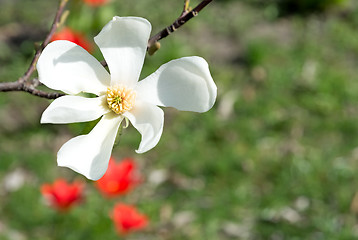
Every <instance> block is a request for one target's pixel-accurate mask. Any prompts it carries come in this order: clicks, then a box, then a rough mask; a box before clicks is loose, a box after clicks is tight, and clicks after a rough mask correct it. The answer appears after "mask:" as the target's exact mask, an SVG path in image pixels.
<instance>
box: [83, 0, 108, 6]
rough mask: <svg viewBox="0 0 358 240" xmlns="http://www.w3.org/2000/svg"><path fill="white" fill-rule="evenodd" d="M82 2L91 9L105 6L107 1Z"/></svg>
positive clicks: (91, 0)
mask: <svg viewBox="0 0 358 240" xmlns="http://www.w3.org/2000/svg"><path fill="white" fill-rule="evenodd" d="M83 2H84V3H86V4H87V5H89V6H92V7H99V6H102V5H105V4H107V3H108V2H109V0H83Z"/></svg>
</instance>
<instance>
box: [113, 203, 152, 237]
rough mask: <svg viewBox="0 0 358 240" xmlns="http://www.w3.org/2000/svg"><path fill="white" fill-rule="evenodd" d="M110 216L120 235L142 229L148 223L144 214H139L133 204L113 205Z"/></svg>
mask: <svg viewBox="0 0 358 240" xmlns="http://www.w3.org/2000/svg"><path fill="white" fill-rule="evenodd" d="M112 218H113V221H114V224H115V227H116V230H117V231H118V233H119V234H121V235H125V234H127V233H129V232H132V231H137V230H140V229H143V228H145V227H146V226H147V225H148V219H147V217H146V216H145V215H143V214H140V213H139V212H138V211H137V209H136V208H135V207H134V206H131V205H126V204H123V203H118V204H117V205H115V206H114V209H113V213H112Z"/></svg>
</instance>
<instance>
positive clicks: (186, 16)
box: [147, 0, 213, 49]
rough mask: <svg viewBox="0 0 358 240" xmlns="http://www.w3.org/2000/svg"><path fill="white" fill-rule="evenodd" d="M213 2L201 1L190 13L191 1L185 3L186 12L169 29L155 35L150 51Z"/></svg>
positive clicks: (149, 45) (151, 40)
mask: <svg viewBox="0 0 358 240" xmlns="http://www.w3.org/2000/svg"><path fill="white" fill-rule="evenodd" d="M212 1H213V0H203V1H201V2H200V3H199V4H198V5H197V6H196V7H195V8H194V9H193V10H191V11H188V6H189V1H187V0H185V1H184V10H183V12H182V14H181V15H180V16H179V17H178V18H177V19H176V20H175V21H174V22H173V23H172V24H171V25H169V26H168V27H166V28H164V29H163V30H162V31H160V32H158V33H157V34H155V35H154V36H153V37H151V38H150V39H149V41H148V48H147V49H150V48H151V47H152V46H154V45H155V44H156V42H158V41H159V40H161V39H163V38H165V37H167V36H168V35H169V34H171V33H172V32H174V31H176V30H177V29H178V28H180V27H181V26H183V25H184V24H185V23H186V22H188V21H189V20H190V19H192V18H193V17H195V16H197V15H198V13H199V12H200V11H201V10H202V9H203V8H204V7H206V6H207V5H208V4H209V3H210V2H212Z"/></svg>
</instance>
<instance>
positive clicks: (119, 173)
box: [96, 158, 140, 197]
mask: <svg viewBox="0 0 358 240" xmlns="http://www.w3.org/2000/svg"><path fill="white" fill-rule="evenodd" d="M139 182H140V177H139V175H138V174H137V171H136V165H135V162H134V160H133V159H131V158H125V159H123V160H122V161H120V162H119V163H116V161H115V160H114V159H113V158H111V159H110V160H109V164H108V169H107V171H106V173H105V174H104V175H103V177H102V178H101V179H99V180H98V181H97V184H96V186H97V188H98V189H99V190H100V191H101V192H102V193H103V194H104V195H105V196H107V197H114V196H117V195H121V194H125V193H127V192H128V191H129V190H131V189H132V188H133V187H134V186H135V185H137V184H138V183H139Z"/></svg>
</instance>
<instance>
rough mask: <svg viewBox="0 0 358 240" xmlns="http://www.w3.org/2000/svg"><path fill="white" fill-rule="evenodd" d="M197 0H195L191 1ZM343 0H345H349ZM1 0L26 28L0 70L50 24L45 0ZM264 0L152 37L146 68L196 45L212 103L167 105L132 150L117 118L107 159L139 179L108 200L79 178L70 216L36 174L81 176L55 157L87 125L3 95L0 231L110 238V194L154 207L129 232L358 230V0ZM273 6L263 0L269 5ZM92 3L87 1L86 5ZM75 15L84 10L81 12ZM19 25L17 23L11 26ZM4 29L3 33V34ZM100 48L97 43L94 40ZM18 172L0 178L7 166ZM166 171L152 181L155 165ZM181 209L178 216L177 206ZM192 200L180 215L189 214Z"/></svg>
mask: <svg viewBox="0 0 358 240" xmlns="http://www.w3.org/2000/svg"><path fill="white" fill-rule="evenodd" d="M197 2H199V1H193V3H192V5H193V6H194V5H195V3H197ZM348 3H349V4H348ZM18 4H19V5H14V2H13V1H4V3H0V8H2V9H5V10H6V11H4V13H6V14H4V15H1V16H0V23H1V25H3V26H8V24H10V23H14V22H15V23H16V24H18V25H19V26H24V25H25V24H26V26H29V25H30V26H31V27H32V28H34V29H37V31H35V32H36V34H34V35H31V36H28V38H27V36H26V35H25V36H22V38H19V40H17V41H15V40H14V39H12V41H10V40H11V39H10V40H9V39H8V41H7V42H0V49H5V50H4V51H1V53H0V64H1V68H0V81H12V80H16V79H17V78H18V77H19V76H21V75H22V73H23V72H24V71H26V68H27V65H28V64H29V61H30V59H31V55H32V52H33V50H32V42H33V41H40V40H41V39H42V38H43V36H44V34H45V33H46V31H47V29H48V27H49V22H50V21H52V15H53V12H52V11H50V10H48V11H47V10H46V11H43V12H39V11H34V9H51V8H49V7H52V8H53V9H54V8H55V7H56V4H55V1H44V0H43V1H40V0H38V1H21V7H20V2H19V3H18ZM110 6H111V8H103V9H102V10H99V12H98V13H95V15H94V16H96V17H97V18H96V21H91V22H88V21H86V19H91V15H90V16H88V15H87V16H86V15H85V14H86V11H84V10H83V11H82V14H84V15H82V20H81V21H82V22H77V23H76V21H75V20H76V12H72V13H71V15H70V17H69V19H68V23H69V24H74V25H75V24H77V26H76V27H77V28H78V29H79V30H81V28H84V29H85V32H86V33H88V37H93V36H94V35H96V34H97V33H98V32H99V31H100V29H101V27H102V26H103V24H105V23H106V22H108V20H109V19H111V17H112V16H111V15H113V14H116V15H120V16H128V15H131V16H133V15H135V16H142V17H146V18H148V19H149V20H150V21H151V23H152V25H153V34H154V33H156V32H157V31H158V30H160V29H162V28H163V27H165V26H167V25H168V24H169V23H171V22H172V21H173V20H174V19H175V18H176V17H177V16H178V14H179V13H180V11H181V8H182V2H180V1H159V2H158V1H154V0H145V1H144V0H143V1H137V2H136V3H135V4H131V3H130V2H129V1H128V2H124V1H113V3H112V5H110ZM269 7H270V6H267V5H265V7H260V6H258V5H251V4H249V2H248V1H214V2H212V3H211V4H210V5H209V6H208V7H207V8H205V9H204V10H203V11H202V12H201V13H200V14H199V16H197V17H196V18H194V19H193V20H191V21H190V22H189V23H188V24H187V25H185V26H184V27H182V28H181V29H179V30H178V31H176V32H175V33H174V34H172V35H171V36H169V37H168V38H166V39H163V40H162V41H161V45H162V46H161V49H160V50H159V51H158V52H157V53H156V54H155V55H154V56H152V57H149V56H148V57H147V58H146V62H145V66H144V69H143V72H142V77H145V76H147V75H148V74H150V73H151V72H153V71H155V69H157V68H158V67H159V66H160V65H161V64H163V63H165V62H167V61H169V60H171V59H175V58H179V57H183V56H190V55H199V56H202V57H204V58H205V59H206V60H207V61H208V62H209V66H210V69H211V72H212V75H213V78H214V80H215V82H216V84H217V86H218V99H217V102H216V104H215V106H214V108H213V109H212V110H210V111H209V112H207V113H203V114H198V113H191V112H179V111H176V110H174V109H165V127H164V132H163V136H162V138H161V141H160V142H159V144H158V146H157V147H155V148H154V149H153V150H151V151H149V152H148V153H145V154H142V155H136V154H135V152H134V150H135V149H136V147H138V144H139V141H140V135H139V133H138V132H136V130H135V129H134V128H133V127H129V128H127V129H124V130H123V133H122V136H121V139H120V142H119V144H118V145H117V146H115V148H114V150H113V156H114V157H116V158H117V159H121V158H122V157H127V156H131V157H134V158H136V159H137V161H138V163H139V165H140V166H141V173H142V175H143V176H145V178H146V179H147V180H146V181H145V182H144V183H143V184H142V185H140V186H139V187H138V188H136V189H135V190H134V191H133V192H131V193H130V194H128V195H127V196H124V197H122V198H119V199H116V200H106V199H103V198H102V197H101V195H100V194H99V193H98V192H97V190H96V189H95V188H94V187H93V186H92V183H91V182H90V181H87V191H86V195H87V197H86V201H85V202H84V204H82V205H81V206H78V207H77V208H75V209H73V211H71V212H70V213H69V214H67V215H58V214H56V213H55V212H54V211H53V210H52V209H49V208H48V207H47V206H45V205H44V204H43V201H42V199H41V195H40V191H39V187H40V185H41V184H42V183H45V182H52V181H53V180H54V179H55V178H57V177H65V178H67V179H69V180H72V179H75V178H80V179H82V180H84V181H85V179H84V177H82V176H80V175H78V174H76V173H74V172H72V171H71V170H68V169H65V168H60V167H57V166H56V153H57V151H58V149H59V147H60V146H61V145H62V144H63V143H64V142H65V141H66V140H67V139H69V138H71V137H73V136H76V135H79V134H80V133H81V132H82V131H84V129H85V128H86V125H85V124H74V125H40V123H39V119H40V116H41V113H42V111H43V110H44V109H45V108H46V106H47V105H48V104H49V101H48V100H45V99H40V98H37V97H34V96H31V95H29V94H27V93H14V92H9V93H1V94H0V239H13V238H14V237H13V236H14V235H13V234H18V235H19V234H20V235H21V236H22V237H23V238H21V239H40V240H42V239H66V240H67V239H70V240H72V239H77V240H78V239H118V236H117V235H116V233H115V231H114V227H113V225H112V222H111V220H110V218H109V217H108V213H109V211H110V210H111V209H112V207H113V206H114V203H115V202H118V201H124V202H127V203H130V204H135V205H137V206H138V208H139V209H140V211H141V212H143V213H145V214H147V215H148V216H149V218H150V221H151V224H150V227H149V228H148V229H147V230H146V231H144V232H138V233H135V234H132V235H129V236H127V238H128V239H205V240H211V239H255V240H256V239H334V240H337V239H355V238H357V227H356V224H357V222H356V218H355V214H354V213H353V212H351V211H350V204H351V201H352V199H353V196H354V194H355V192H356V191H357V190H358V175H357V174H356V173H357V169H358V155H357V149H358V148H357V146H358V135H357V132H358V121H357V120H358V107H357V102H358V81H357V80H358V78H357V76H358V67H357V66H358V55H357V51H358V40H357V39H358V33H357V31H356V29H357V27H358V22H357V21H356V19H355V18H354V16H355V15H356V14H357V13H358V12H357V8H356V6H355V4H354V1H353V0H352V1H347V4H346V5H342V6H337V7H335V8H333V9H330V10H329V11H328V12H324V13H320V12H318V13H314V14H309V15H305V16H296V15H293V16H287V17H280V18H277V17H275V15H272V14H268V11H269V10H270V9H268V8H269ZM271 7H272V6H271ZM91 14H94V13H92V12H91ZM83 19H84V20H83ZM19 34H20V33H19ZM0 35H1V33H0ZM95 55H96V57H97V58H98V59H101V55H100V53H99V52H98V51H97V52H96V53H95ZM19 169H20V170H21V171H23V172H24V175H25V178H26V181H25V182H24V184H23V185H21V186H20V188H19V189H16V190H14V191H7V190H6V188H5V187H4V186H5V181H6V179H7V177H8V174H9V173H12V172H13V171H15V170H19ZM156 170H164V171H166V172H167V174H168V176H169V177H168V179H166V181H164V182H163V183H161V184H159V185H155V184H153V183H152V182H150V181H149V180H148V179H149V178H150V176H151V174H152V173H153V171H156ZM183 213H184V216H185V213H187V215H186V216H190V217H184V218H182V219H184V220H187V222H186V223H185V224H184V225H182V226H180V224H178V220H177V219H178V218H180V215H182V216H183ZM188 213H189V215H188Z"/></svg>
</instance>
